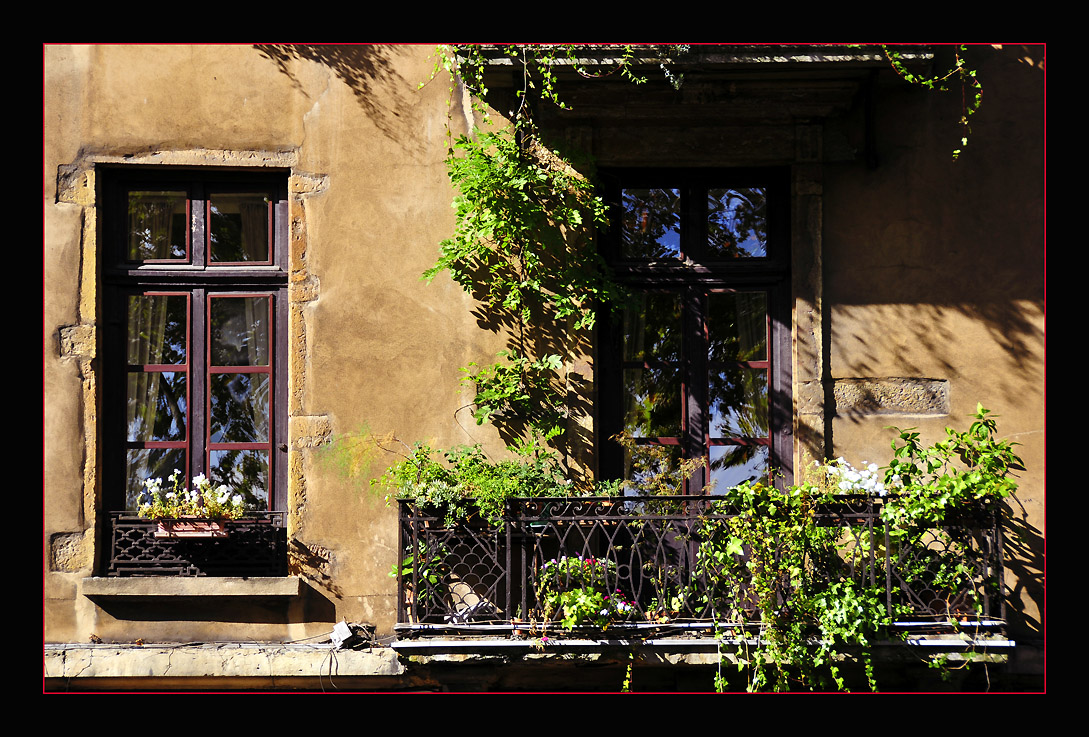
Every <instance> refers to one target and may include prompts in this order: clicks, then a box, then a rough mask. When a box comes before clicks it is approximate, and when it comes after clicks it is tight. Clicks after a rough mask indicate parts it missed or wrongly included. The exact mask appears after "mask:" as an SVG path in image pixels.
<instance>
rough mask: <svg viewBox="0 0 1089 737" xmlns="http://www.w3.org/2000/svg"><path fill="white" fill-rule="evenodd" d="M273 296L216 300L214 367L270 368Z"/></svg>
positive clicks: (212, 309)
mask: <svg viewBox="0 0 1089 737" xmlns="http://www.w3.org/2000/svg"><path fill="white" fill-rule="evenodd" d="M271 299H272V298H271V297H213V298H212V299H211V300H210V307H209V310H210V312H211V323H212V328H211V329H212V350H211V356H212V365H213V366H268V360H269V332H268V329H269V325H268V320H269V304H270V300H271Z"/></svg>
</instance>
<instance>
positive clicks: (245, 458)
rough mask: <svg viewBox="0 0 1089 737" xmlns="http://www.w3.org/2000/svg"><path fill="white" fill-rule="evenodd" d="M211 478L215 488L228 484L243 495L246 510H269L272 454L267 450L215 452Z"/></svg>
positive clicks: (209, 474)
mask: <svg viewBox="0 0 1089 737" xmlns="http://www.w3.org/2000/svg"><path fill="white" fill-rule="evenodd" d="M209 456H210V457H211V466H212V467H211V469H210V471H209V473H208V477H209V478H210V479H211V480H212V483H213V484H214V485H215V486H219V485H220V484H226V485H227V488H229V489H230V490H231V493H232V494H241V495H242V498H243V500H245V502H246V506H247V507H250V508H254V509H268V452H267V451H264V450H213V451H212V452H211V453H209Z"/></svg>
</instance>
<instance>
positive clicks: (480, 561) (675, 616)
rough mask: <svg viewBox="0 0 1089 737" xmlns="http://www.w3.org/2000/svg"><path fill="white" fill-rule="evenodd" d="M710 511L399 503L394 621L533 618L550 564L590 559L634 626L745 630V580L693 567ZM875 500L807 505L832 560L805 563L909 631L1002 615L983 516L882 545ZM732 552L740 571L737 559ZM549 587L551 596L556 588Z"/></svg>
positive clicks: (722, 514)
mask: <svg viewBox="0 0 1089 737" xmlns="http://www.w3.org/2000/svg"><path fill="white" fill-rule="evenodd" d="M722 504H723V503H722V501H721V499H716V498H715V497H708V496H698V497H696V496H688V497H621V498H600V497H598V498H571V499H556V498H533V499H514V500H511V501H510V502H509V503H508V505H507V508H506V513H505V515H504V518H503V520H502V521H501V523H500V524H489V523H487V522H485V521H483V520H480V519H476V518H469V519H467V520H460V521H457V522H456V523H451V521H450V520H448V519H446V515H445V510H443V509H438V508H435V507H422V506H419V505H417V504H416V503H415V502H413V501H411V500H402V501H401V502H400V523H401V524H400V528H401V529H400V541H401V550H402V551H403V553H402V557H401V566H400V571H401V573H400V576H399V577H398V596H399V598H398V601H399V602H400V610H399V621H400V622H402V623H417V624H424V623H430V624H434V625H456V626H458V627H466V626H468V627H470V628H471V627H472V626H473V625H487V624H496V623H500V622H510V620H511V619H514V618H518V619H521V620H540V619H541V618H542V617H543V616H544V611H543V602H542V601H539V600H538V596H539V593H540V592H541V591H542V590H544V589H548V588H549V585H548V582H547V581H546V580H545V578H544V577H547V576H554V577H555V576H564V575H568V574H565V573H563V572H562V571H563V570H564V569H563V567H562V566H558V565H557V564H556V563H555V561H562V560H565V559H571V558H579V557H581V558H582V559H585V560H593V561H598V563H595V567H594V572H595V574H594V575H597V576H599V577H600V579H601V580H600V581H599V582H598V583H599V584H601V585H602V587H603V588H604V589H605V590H607V591H610V592H613V591H618V592H619V593H620V596H622V597H623V599H624V600H625V603H626V605H629V606H630V607H631V608H632V610H633V611H632V612H631V616H630V620H631V621H633V622H634V621H642V622H647V621H656V620H660V619H668V620H669V621H672V622H695V623H699V622H706V623H708V624H709V625H710V624H711V623H712V622H718V623H722V622H723V621H724V620H731V618H732V621H739V623H740V624H746V623H750V624H751V623H754V622H755V621H756V620H758V618H759V612H758V607H757V606H756V602H755V601H750V600H748V599H749V598H751V597H750V596H749V595H748V594H747V593H746V583H745V581H744V580H738V578H737V577H736V576H735V577H734V578H732V579H730V578H729V577H723V576H717V575H714V571H713V569H709V568H708V563H707V561H706V560H705V559H701V555H702V553H701V545H702V544H703V543H706V542H707V541H708V540H709V539H710V538H711V537H712V536H713V535H715V534H720V533H721V531H722V530H723V529H724V527H723V523H724V522H726V521H728V520H729V519H730V518H731V517H732V516H734V515H736V513H737V510H734V509H730V508H726V507H724V506H722ZM881 505H882V500H881V499H880V498H872V497H848V496H845V497H842V498H837V500H836V501H835V502H834V503H829V504H823V505H820V506H818V507H817V508H815V509H814V510H813V515H814V520H815V522H816V523H817V524H818V525H820V526H822V527H825V528H828V529H829V533H830V534H831V535H833V536H834V537H835V539H836V545H835V548H836V549H837V550H838V553H837V555H836V556H835V558H836V559H835V561H833V562H829V561H823V562H814V566H815V567H816V568H817V569H819V567H820V566H824V569H823V570H824V573H825V574H826V575H829V576H835V577H837V578H839V579H842V578H849V579H852V580H855V581H857V582H858V583H860V584H864V585H866V586H869V587H880V588H881V589H883V592H884V599H885V604H886V606H887V607H888V608H889V611H890V612H895V613H900V614H903V613H904V612H907V611H910V612H911V615H910V618H911V619H912V620H914V621H916V622H919V623H925V622H930V621H932V622H942V621H944V622H948V621H949V620H950V618H956V619H971V620H973V621H976V622H979V621H983V620H1002V619H1004V615H1005V610H1004V603H1003V597H1002V588H1001V582H1002V575H1003V574H1002V545H1001V530H1000V526H999V524H998V519H997V515H996V514H995V513H993V511H992V512H988V511H986V510H982V511H977V512H974V513H972V514H967V515H964V516H962V517H961V518H959V519H957V520H955V521H954V522H953V523H951V524H948V525H947V526H945V527H943V528H941V529H940V530H932V531H930V533H929V534H926V535H923V536H921V537H914V538H913V541H912V543H910V544H908V543H905V542H904V541H903V540H902V539H897V538H895V537H890V535H889V533H888V531H887V530H886V528H885V527H884V525H883V524H882V521H881ZM704 549H706V548H704ZM947 553H950V554H952V555H953V556H956V557H957V559H958V560H960V561H963V562H964V563H965V566H966V568H967V572H965V573H963V574H962V575H961V576H960V577H959V578H958V583H957V585H956V587H955V588H950V585H949V583H948V582H947V581H946V582H943V581H942V580H941V578H942V577H941V575H940V574H939V573H938V568H937V566H938V565H939V563H940V562H941V561H942V560H945V561H948V560H949V556H948V555H946V554H947ZM732 555H733V560H734V562H735V563H742V564H743V563H744V561H745V557H746V556H747V555H749V552H748V551H745V550H742V551H740V552H737V551H735V552H734V553H732ZM550 561H551V562H552V563H551V564H550ZM730 568H731V570H734V571H739V570H740V571H743V570H745V566H744V565H734V566H731V567H730ZM709 571H710V572H711V574H712V575H708V573H709ZM742 575H743V574H742ZM815 575H821V574H820V572H819V570H818V571H817V572H815ZM724 578H726V579H727V580H726V585H724V583H723V581H724ZM552 583H553V585H552V586H551V589H552V590H556V589H557V588H560V587H562V586H563V585H564V583H565V582H563V581H558V580H557V581H554V582H552ZM567 583H568V584H570V581H568V582H567ZM542 584H544V586H542ZM779 596H780V597H781V598H785V597H789V596H790V592H789V591H788V590H785V589H784V590H782V591H780V593H779Z"/></svg>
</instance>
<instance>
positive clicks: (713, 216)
mask: <svg viewBox="0 0 1089 737" xmlns="http://www.w3.org/2000/svg"><path fill="white" fill-rule="evenodd" d="M767 242H768V219H767V197H766V192H765V190H764V189H762V188H758V189H711V190H708V192H707V250H708V253H709V255H711V256H712V257H715V258H759V257H763V256H767V255H768V249H767Z"/></svg>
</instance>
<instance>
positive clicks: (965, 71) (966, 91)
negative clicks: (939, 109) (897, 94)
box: [881, 44, 983, 161]
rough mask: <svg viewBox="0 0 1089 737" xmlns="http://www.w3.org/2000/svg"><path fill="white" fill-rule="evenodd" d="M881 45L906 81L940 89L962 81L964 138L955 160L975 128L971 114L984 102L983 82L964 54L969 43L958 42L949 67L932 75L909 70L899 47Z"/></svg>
mask: <svg viewBox="0 0 1089 737" xmlns="http://www.w3.org/2000/svg"><path fill="white" fill-rule="evenodd" d="M881 49H882V51H884V52H885V57H886V58H887V59H888V60H889V63H890V64H892V68H893V69H894V70H896V73H897V74H899V75H900V77H901V78H903V79H904V80H905V81H906V82H910V83H911V84H917V85H919V86H921V87H925V88H926V89H928V90H935V91H941V92H945V91H948V90H950V89H951V86H950V85H951V84H955V83H956V82H958V81H959V82H960V93H961V116H960V121H959V124H960V126H961V139H960V148H957V149H954V150H953V160H954V161H956V160H957V159H958V158H959V157H960V155H961V153H962V152H963V150H964V148H965V147H966V146H967V145H968V136H969V135H970V134H971V132H972V128H971V126H970V125H969V123H968V121H969V118H971V117H972V116H973V115H975V114H976V113H977V112H978V111H979V108H980V107H981V106H982V105H983V85H982V84H980V82H979V79H978V77H977V76H976V70H975V69H971V68H970V67H969V66H968V64H967V62H966V61H965V60H964V58H963V57H962V54H964V53H965V52H967V50H968V47H967V46H965V45H964V44H961V45H959V46H957V47H956V48H955V51H954V52H953V59H954V60H953V64H952V65H951V67H950V69H949V70H948V71H946V72H944V73H938V74H935V75H934V76H932V77H928V76H923V75H920V74H914V73H912V72H911V71H909V70H908V68H907V66H906V65H905V64H904V60H903V56H902V55H901V53H900V52H899V51H897V50H895V49H892V48H890V47H888V46H882V47H881Z"/></svg>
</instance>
